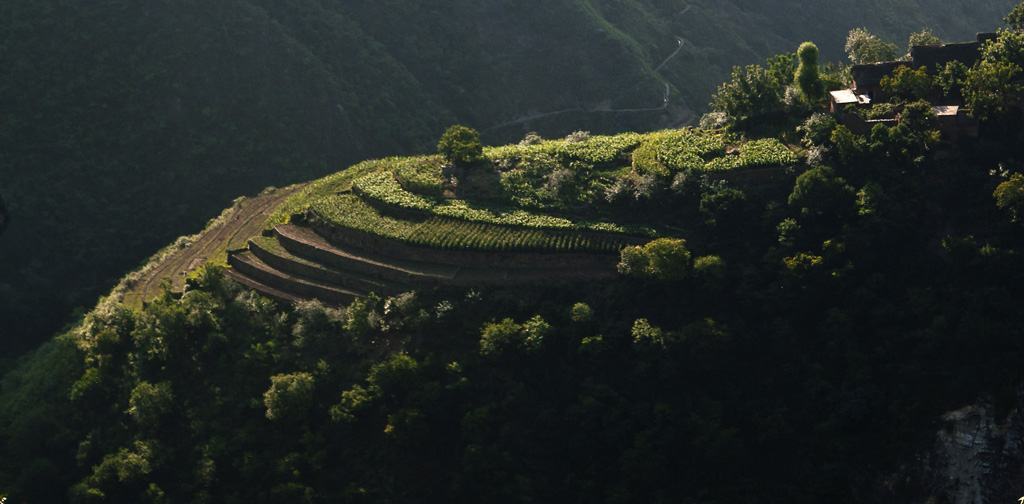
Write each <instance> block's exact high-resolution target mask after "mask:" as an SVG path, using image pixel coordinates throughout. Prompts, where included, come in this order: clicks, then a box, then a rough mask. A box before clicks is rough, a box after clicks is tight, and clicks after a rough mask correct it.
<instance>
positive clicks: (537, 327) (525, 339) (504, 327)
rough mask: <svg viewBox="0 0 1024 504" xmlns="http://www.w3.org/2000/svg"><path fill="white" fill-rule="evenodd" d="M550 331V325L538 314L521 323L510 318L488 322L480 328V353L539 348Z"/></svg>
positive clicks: (495, 353) (487, 354)
mask: <svg viewBox="0 0 1024 504" xmlns="http://www.w3.org/2000/svg"><path fill="white" fill-rule="evenodd" d="M550 333H551V325H550V324H548V323H547V322H545V321H544V319H543V318H541V316H539V315H536V316H534V317H533V318H531V319H529V320H527V321H526V322H523V323H522V324H517V323H515V321H513V320H512V319H511V318H506V319H503V320H502V321H501V322H490V323H487V324H484V326H483V328H482V329H481V330H480V354H481V355H484V356H494V357H496V356H499V355H501V354H502V353H504V352H507V351H510V350H513V349H519V350H522V351H523V352H527V353H528V352H533V351H536V350H538V349H540V347H541V345H543V343H544V338H545V337H546V336H548V335H549V334H550Z"/></svg>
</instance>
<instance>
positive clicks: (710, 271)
mask: <svg viewBox="0 0 1024 504" xmlns="http://www.w3.org/2000/svg"><path fill="white" fill-rule="evenodd" d="M725 270H726V265H725V260H724V259H722V258H721V257H719V256H717V255H706V256H701V257H698V258H696V259H694V260H693V274H694V276H696V277H698V278H703V279H704V280H706V281H709V282H714V281H719V280H721V279H722V278H723V277H724V276H725Z"/></svg>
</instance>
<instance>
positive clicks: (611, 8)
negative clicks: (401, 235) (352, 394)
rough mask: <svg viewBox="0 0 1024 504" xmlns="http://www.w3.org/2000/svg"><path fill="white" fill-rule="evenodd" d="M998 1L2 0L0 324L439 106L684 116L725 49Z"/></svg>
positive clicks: (38, 332)
mask: <svg viewBox="0 0 1024 504" xmlns="http://www.w3.org/2000/svg"><path fill="white" fill-rule="evenodd" d="M1010 6H1011V2H1009V1H1007V2H990V3H983V4H977V3H967V2H953V3H951V2H936V1H919V2H902V3H899V4H890V3H886V4H882V3H877V4H867V5H858V6H857V7H856V8H855V7H853V6H851V5H848V4H841V3H837V4H835V5H817V4H816V5H802V6H797V5H796V4H792V3H788V2H725V3H719V2H692V3H687V4H679V3H677V2H667V1H654V0H650V1H639V0H630V1H611V0H608V1H584V0H572V1H569V0H562V1H557V2H539V1H531V2H510V1H506V2H485V3H479V2H469V1H465V0H457V1H456V0H453V1H449V2H445V3H443V4H441V5H431V6H430V8H426V7H425V6H423V5H421V4H418V3H416V2H408V1H386V2H368V1H355V2H342V1H327V0H324V1H314V0H301V1H298V2H275V1H270V0H264V1H255V0H229V1H225V2H218V3H216V4H210V3H208V2H198V1H194V0H189V1H184V2H173V3H172V2H164V1H154V2H143V3H139V2H128V1H124V0H109V1H104V2H99V3H96V2H92V3H88V2H81V1H73V0H42V1H28V0H14V1H11V2H7V3H5V5H4V6H3V7H2V8H0V114H3V119H2V120H0V192H2V194H3V195H4V198H5V200H6V202H7V204H8V207H9V210H10V212H11V215H12V224H11V226H10V227H9V228H8V229H7V231H6V232H5V234H4V236H3V239H2V240H0V254H2V258H3V260H2V261H0V293H2V296H0V298H2V300H0V321H2V322H3V323H2V324H0V327H2V329H0V331H3V334H2V336H3V340H4V341H5V345H11V349H12V351H16V349H17V348H26V347H28V346H32V345H34V344H35V343H37V342H38V341H40V340H41V339H42V338H45V337H46V336H47V335H49V334H50V333H51V332H52V330H53V329H55V328H56V327H57V326H58V325H59V324H61V323H63V322H64V321H65V320H66V315H67V314H68V313H69V312H70V310H71V307H73V306H79V305H89V304H91V303H92V302H93V300H94V299H95V298H96V296H97V295H98V294H99V293H101V292H103V291H105V290H106V289H107V288H109V286H110V285H112V284H113V282H114V279H116V278H118V277H119V276H120V275H122V274H123V272H124V271H125V270H127V269H130V268H131V267H132V266H133V265H135V264H137V263H138V261H139V260H140V258H141V257H145V256H147V255H148V254H149V253H151V251H153V250H155V249H156V248H158V247H159V246H160V245H161V244H163V243H166V242H168V241H169V240H171V239H173V238H174V237H175V236H178V235H180V234H183V233H185V232H191V231H192V230H195V229H198V228H200V227H201V225H202V222H203V221H204V220H205V219H207V218H209V217H210V216H211V215H214V214H215V213H216V212H217V210H218V209H220V208H221V207H223V206H225V205H226V204H227V203H228V202H229V201H230V200H231V199H233V198H234V197H236V196H238V195H239V194H255V193H256V192H258V191H260V190H261V189H262V188H263V187H265V186H268V185H278V186H281V185H287V184H289V183H293V182H296V181H300V180H305V179H308V178H311V177H315V176H320V175H324V174H326V173H330V172H332V171H335V170H337V169H338V168H340V167H343V166H347V165H348V164H351V163H353V162H355V161H357V160H359V159H365V158H368V157H374V156H381V155H385V154H408V153H415V152H429V151H431V150H433V143H434V140H435V139H436V138H437V135H439V134H440V132H441V131H443V129H444V128H445V127H446V126H447V125H449V124H451V123H454V122H461V123H465V124H468V125H470V126H473V127H475V128H477V129H479V130H481V131H482V132H483V133H484V138H485V140H486V141H488V142H493V143H504V142H510V141H515V140H518V139H519V138H521V137H522V136H523V134H524V133H526V132H528V131H531V130H536V131H539V132H540V133H541V134H542V135H544V136H561V135H564V134H567V133H569V132H571V131H573V130H576V129H582V130H590V131H593V132H595V133H613V132H617V131H622V130H652V129H658V128H662V127H665V126H669V125H677V124H679V123H680V122H684V121H689V120H693V118H694V117H696V115H697V114H699V113H700V112H701V111H703V110H704V109H705V104H706V103H707V101H708V96H709V94H710V93H711V92H712V91H713V90H714V89H715V87H716V86H717V85H718V84H719V83H720V82H722V81H724V80H725V79H726V78H727V75H728V73H729V71H730V69H731V67H732V66H733V65H743V64H748V63H755V62H760V61H762V60H763V59H764V58H766V57H768V56H770V55H772V54H775V53H778V52H784V51H791V50H793V49H795V48H796V46H797V44H799V43H800V42H802V41H803V40H806V39H813V40H816V41H818V42H819V44H820V45H821V46H822V47H831V48H832V49H831V52H828V51H826V52H823V59H825V60H828V59H838V58H840V57H841V54H840V52H839V51H838V48H839V47H841V45H842V38H843V36H844V35H845V33H846V31H847V30H848V29H850V28H853V27H856V26H861V25H864V26H867V27H868V28H869V29H870V30H872V31H873V32H876V33H878V34H879V35H882V36H883V37H884V38H887V39H889V40H894V41H899V40H902V39H905V37H906V34H907V33H909V31H911V30H917V29H919V28H920V27H922V26H932V27H934V29H935V31H936V33H937V34H938V35H939V36H942V37H946V38H950V39H954V40H965V39H969V38H971V36H972V35H973V32H974V31H977V30H985V29H990V28H994V27H996V26H997V25H998V23H999V18H1000V17H1001V16H1002V15H1003V14H1004V13H1005V12H1007V11H1008V10H1009V7H1010ZM819 19H832V20H835V22H834V23H832V24H827V23H819V22H817V20H819ZM677 36H678V37H679V39H681V40H682V41H683V42H679V39H677V38H676V37H677ZM680 44H681V46H680ZM677 50H678V52H676V51H677ZM673 55H674V56H673ZM669 56H673V57H672V58H671V59H669V60H667V61H666V58H669ZM659 67H660V68H659ZM655 69H657V71H655ZM666 85H667V86H668V95H667V98H668V101H667V102H666V101H665V98H666Z"/></svg>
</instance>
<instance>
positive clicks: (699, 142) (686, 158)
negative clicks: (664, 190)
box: [633, 129, 725, 176]
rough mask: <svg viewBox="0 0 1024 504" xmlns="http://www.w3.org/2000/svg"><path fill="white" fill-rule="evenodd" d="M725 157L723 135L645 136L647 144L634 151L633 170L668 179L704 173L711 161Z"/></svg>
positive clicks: (679, 132)
mask: <svg viewBox="0 0 1024 504" xmlns="http://www.w3.org/2000/svg"><path fill="white" fill-rule="evenodd" d="M724 153H725V143H724V142H723V141H722V137H721V135H719V134H716V133H708V132H706V131H703V130H694V129H681V130H665V131H658V132H655V133H648V134H647V135H645V140H644V143H643V144H641V145H640V146H639V147H637V148H636V150H634V151H633V168H634V169H635V170H636V171H637V172H638V173H653V174H655V175H662V176H668V175H670V174H671V173H672V172H676V171H681V170H693V169H701V168H703V166H704V164H705V163H706V160H707V159H708V158H709V157H712V158H713V157H715V156H722V155H723V154H724Z"/></svg>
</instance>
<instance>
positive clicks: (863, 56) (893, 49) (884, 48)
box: [846, 28, 899, 65]
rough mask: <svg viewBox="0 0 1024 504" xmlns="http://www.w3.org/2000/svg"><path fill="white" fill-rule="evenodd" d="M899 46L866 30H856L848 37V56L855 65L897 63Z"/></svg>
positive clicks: (851, 31)
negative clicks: (884, 62)
mask: <svg viewBox="0 0 1024 504" xmlns="http://www.w3.org/2000/svg"><path fill="white" fill-rule="evenodd" d="M898 52H899V46H897V45H896V44H892V43H889V42H885V41H883V40H882V39H880V38H878V37H876V36H874V35H872V34H870V33H868V31H867V29H865V28H854V29H852V30H850V32H849V34H847V36H846V54H847V56H849V58H850V62H852V63H853V64H854V65H864V64H868V63H879V62H883V61H895V60H896V55H897V53H898Z"/></svg>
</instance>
